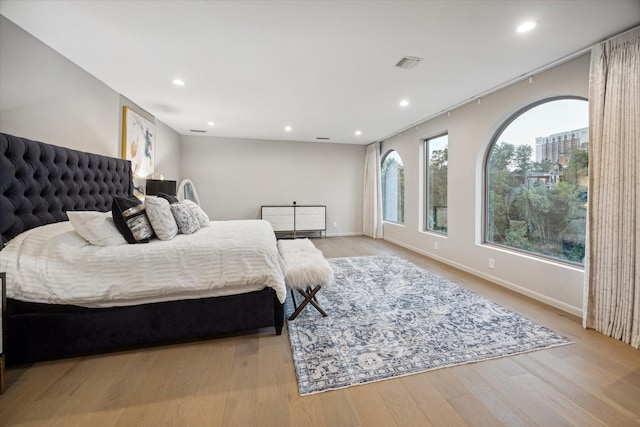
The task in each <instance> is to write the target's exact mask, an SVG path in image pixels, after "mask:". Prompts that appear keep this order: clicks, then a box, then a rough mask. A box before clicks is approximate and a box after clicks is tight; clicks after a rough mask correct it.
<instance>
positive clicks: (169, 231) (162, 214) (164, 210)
mask: <svg viewBox="0 0 640 427" xmlns="http://www.w3.org/2000/svg"><path fill="white" fill-rule="evenodd" d="M144 211H145V213H146V214H147V218H149V222H150V223H151V227H152V228H153V231H154V232H155V233H156V236H158V239H160V240H171V239H173V238H174V237H176V235H177V234H178V224H176V220H175V218H174V217H173V213H171V208H170V207H169V202H168V201H167V200H166V199H163V198H161V197H154V196H147V197H145V199H144Z"/></svg>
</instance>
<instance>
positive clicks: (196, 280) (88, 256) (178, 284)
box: [0, 220, 286, 307]
mask: <svg viewBox="0 0 640 427" xmlns="http://www.w3.org/2000/svg"><path fill="white" fill-rule="evenodd" d="M0 271H6V272H7V297H9V298H13V299H17V300H21V301H30V302H40V303H49V304H73V305H79V306H85V307H113V306H123V305H136V304H143V303H149V302H160V301H169V300H178V299H192V298H203V297H209V296H220V295H229V294H237V293H245V292H251V291H255V290H260V289H262V288H264V287H265V286H268V287H271V288H273V289H274V290H275V291H276V294H277V296H278V299H279V300H280V302H284V300H285V297H286V289H285V283H284V272H285V267H284V264H283V262H282V259H281V258H280V255H279V254H278V250H277V246H276V239H275V235H274V233H273V228H272V227H271V225H270V224H269V223H268V222H266V221H262V220H245V221H212V222H211V223H210V226H209V227H204V228H202V229H201V230H199V231H198V232H197V233H195V234H192V235H188V236H187V235H182V234H180V235H178V236H176V237H175V238H174V239H173V240H169V241H161V240H152V241H151V242H149V243H146V244H136V245H120V246H108V247H99V246H92V245H90V244H89V243H88V242H87V241H86V240H84V239H83V238H82V237H80V236H79V235H78V234H77V233H76V232H75V231H74V230H73V228H72V227H71V225H70V223H69V222H60V223H56V224H50V225H46V226H42V227H37V228H34V229H32V230H29V231H27V232H25V233H22V234H21V235H19V236H17V237H16V238H14V239H13V240H11V241H10V242H9V244H8V245H7V246H6V247H5V248H4V249H3V250H2V251H0Z"/></svg>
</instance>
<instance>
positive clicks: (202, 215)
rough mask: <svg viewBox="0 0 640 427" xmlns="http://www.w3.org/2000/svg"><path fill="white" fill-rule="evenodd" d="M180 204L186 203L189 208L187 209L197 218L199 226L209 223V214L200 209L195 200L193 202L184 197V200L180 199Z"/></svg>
mask: <svg viewBox="0 0 640 427" xmlns="http://www.w3.org/2000/svg"><path fill="white" fill-rule="evenodd" d="M180 204H183V205H186V206H187V207H188V208H189V210H190V211H191V212H193V214H194V215H195V216H196V218H197V219H198V223H199V224H200V228H202V227H207V226H208V225H209V216H208V215H207V213H206V212H205V211H203V210H202V208H201V207H200V206H198V204H197V203H196V202H193V201H191V200H186V199H185V200H183V201H181V202H180Z"/></svg>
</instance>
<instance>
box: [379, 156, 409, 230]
mask: <svg viewBox="0 0 640 427" xmlns="http://www.w3.org/2000/svg"><path fill="white" fill-rule="evenodd" d="M381 175H382V219H383V220H385V221H390V222H397V223H400V224H403V223H404V166H403V165H402V159H401V158H400V155H399V154H398V153H397V152H396V151H393V150H391V151H389V152H388V153H387V154H386V155H385V156H384V159H383V160H382V173H381Z"/></svg>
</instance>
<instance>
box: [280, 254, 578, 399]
mask: <svg viewBox="0 0 640 427" xmlns="http://www.w3.org/2000/svg"><path fill="white" fill-rule="evenodd" d="M329 263H330V264H331V267H332V268H333V270H334V273H335V283H334V284H333V285H331V286H327V287H325V288H323V289H322V290H320V292H319V293H318V294H317V295H318V302H319V303H320V305H321V306H322V307H323V308H324V309H325V311H326V312H327V313H328V314H329V316H328V317H321V315H320V314H319V313H318V312H317V311H316V310H315V309H314V308H313V307H312V306H311V305H308V306H307V308H305V309H304V310H303V311H302V313H300V315H299V316H298V317H297V318H296V319H295V320H293V321H289V322H288V329H289V339H290V341H291V348H292V351H293V360H294V363H295V369H296V375H297V378H298V390H299V392H300V394H301V395H305V394H312V393H318V392H322V391H327V390H335V389H339V388H344V387H349V386H352V385H357V384H364V383H368V382H372V381H379V380H384V379H388V378H394V377H399V376H403V375H408V374H415V373H418V372H424V371H428V370H432V369H436V368H443V367H448V366H453V365H459V364H463V363H470V362H478V361H481V360H487V359H493V358H497V357H503V356H509V355H514V354H519V353H524V352H529V351H533V350H540V349H543V348H550V347H555V346H559V345H564V344H570V343H571V341H570V340H569V339H567V338H565V337H563V336H560V335H558V334H556V333H555V332H553V331H551V330H549V329H547V328H545V327H543V326H541V325H538V324H536V323H534V322H532V321H531V320H529V319H526V318H524V317H522V316H520V315H519V314H516V313H513V312H512V311H510V310H507V309H505V308H504V307H501V306H499V305H498V304H495V303H493V302H491V301H489V300H486V299H485V298H482V297H481V296H479V295H477V294H475V293H473V292H471V291H469V290H467V289H465V288H462V287H461V286H459V285H456V284H455V283H452V282H450V281H448V280H446V279H444V278H442V277H440V276H438V275H436V274H433V273H431V272H429V271H427V270H424V269H422V268H420V267H418V266H416V265H414V264H412V263H411V262H409V261H406V260H404V259H402V258H399V257H395V256H368V257H351V258H334V259H329ZM296 300H297V301H298V302H301V301H302V297H301V296H300V295H297V298H296ZM286 312H287V313H288V314H287V315H289V314H291V313H292V312H293V306H292V303H291V298H290V297H289V298H287V304H286Z"/></svg>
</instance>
